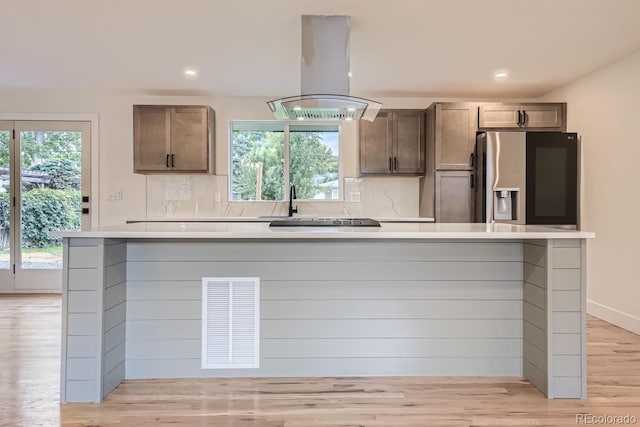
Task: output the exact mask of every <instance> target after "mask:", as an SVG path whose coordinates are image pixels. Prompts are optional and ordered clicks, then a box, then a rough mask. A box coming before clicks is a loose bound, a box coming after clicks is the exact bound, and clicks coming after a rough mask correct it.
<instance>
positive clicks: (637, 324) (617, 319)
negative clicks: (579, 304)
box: [587, 300, 640, 335]
mask: <svg viewBox="0 0 640 427" xmlns="http://www.w3.org/2000/svg"><path fill="white" fill-rule="evenodd" d="M587 313H589V314H591V315H593V316H596V317H598V318H600V319H602V320H604V321H605V322H609V323H612V324H614V325H616V326H619V327H621V328H623V329H626V330H627V331H629V332H633V333H634V334H638V335H640V318H638V317H635V316H632V315H630V314H628V313H624V312H622V311H619V310H616V309H613V308H611V307H608V306H606V305H603V304H600V303H597V302H595V301H590V300H587Z"/></svg>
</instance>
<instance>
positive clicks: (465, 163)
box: [420, 102, 478, 222]
mask: <svg viewBox="0 0 640 427" xmlns="http://www.w3.org/2000/svg"><path fill="white" fill-rule="evenodd" d="M477 130H478V104H475V103H469V102H456V103H451V102H438V103H434V104H431V106H430V107H429V108H428V109H427V112H426V152H427V159H426V162H427V163H426V171H425V176H424V179H422V180H421V182H420V216H421V217H430V218H435V221H436V222H473V200H474V188H473V186H474V177H473V167H474V164H473V158H474V156H473V153H474V149H475V143H476V132H477Z"/></svg>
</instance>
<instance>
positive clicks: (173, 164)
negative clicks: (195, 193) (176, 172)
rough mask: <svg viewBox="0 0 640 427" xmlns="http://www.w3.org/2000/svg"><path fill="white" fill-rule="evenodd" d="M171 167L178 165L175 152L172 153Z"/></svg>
mask: <svg viewBox="0 0 640 427" xmlns="http://www.w3.org/2000/svg"><path fill="white" fill-rule="evenodd" d="M171 167H172V168H175V167H176V155H175V154H172V155H171Z"/></svg>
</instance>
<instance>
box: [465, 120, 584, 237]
mask: <svg viewBox="0 0 640 427" xmlns="http://www.w3.org/2000/svg"><path fill="white" fill-rule="evenodd" d="M579 153H580V150H579V140H578V136H577V134H575V133H564V132H484V133H481V134H478V136H477V140H476V151H475V157H476V162H475V164H476V168H475V169H476V171H475V172H476V175H475V176H476V179H477V183H476V186H475V187H476V192H475V210H476V212H475V220H476V222H505V223H512V224H541V225H542V224H543V225H558V226H569V227H577V224H578V200H579Z"/></svg>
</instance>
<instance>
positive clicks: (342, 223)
mask: <svg viewBox="0 0 640 427" xmlns="http://www.w3.org/2000/svg"><path fill="white" fill-rule="evenodd" d="M269 226H270V227H380V223H379V222H378V221H376V220H375V219H371V218H334V217H286V218H277V219H274V220H272V221H271V222H270V223H269Z"/></svg>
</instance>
